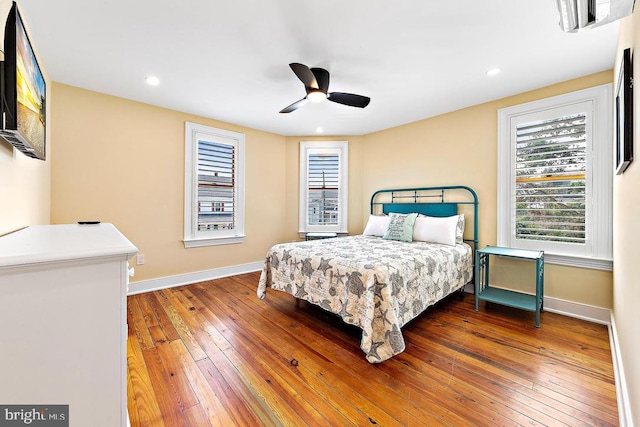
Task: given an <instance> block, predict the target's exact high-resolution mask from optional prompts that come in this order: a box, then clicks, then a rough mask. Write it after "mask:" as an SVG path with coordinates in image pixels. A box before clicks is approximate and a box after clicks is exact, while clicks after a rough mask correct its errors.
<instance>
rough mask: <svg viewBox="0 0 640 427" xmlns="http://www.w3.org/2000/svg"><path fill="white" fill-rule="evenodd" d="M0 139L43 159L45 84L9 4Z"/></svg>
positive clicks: (15, 9)
mask: <svg viewBox="0 0 640 427" xmlns="http://www.w3.org/2000/svg"><path fill="white" fill-rule="evenodd" d="M0 90H1V91H2V96H1V97H2V102H1V105H0V112H1V116H0V127H1V129H0V136H1V137H3V138H4V139H5V140H6V141H8V142H9V143H10V144H12V145H13V146H14V147H16V148H17V149H18V150H20V151H21V152H22V153H24V154H25V155H27V156H29V157H33V158H35V159H40V160H44V159H45V157H46V108H45V106H46V85H45V82H44V77H43V75H42V71H41V70H40V66H39V65H38V61H37V60H36V57H35V55H34V53H33V48H32V47H31V42H30V41H29V37H28V36H27V32H26V31H25V29H24V25H23V23H22V19H21V18H20V12H18V6H17V4H16V2H13V6H12V7H11V11H10V12H9V16H8V17H7V23H6V25H5V29H4V62H3V63H2V74H1V80H0Z"/></svg>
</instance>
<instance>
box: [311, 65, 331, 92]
mask: <svg viewBox="0 0 640 427" xmlns="http://www.w3.org/2000/svg"><path fill="white" fill-rule="evenodd" d="M311 72H312V73H313V75H314V76H315V77H316V82H318V89H320V90H321V91H323V92H325V93H326V92H327V91H328V90H329V72H328V71H327V70H325V69H324V68H312V69H311Z"/></svg>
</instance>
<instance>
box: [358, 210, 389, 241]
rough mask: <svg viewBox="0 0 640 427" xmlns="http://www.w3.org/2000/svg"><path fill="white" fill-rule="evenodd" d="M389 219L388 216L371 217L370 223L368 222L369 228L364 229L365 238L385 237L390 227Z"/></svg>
mask: <svg viewBox="0 0 640 427" xmlns="http://www.w3.org/2000/svg"><path fill="white" fill-rule="evenodd" d="M390 220H391V218H389V217H388V216H387V215H369V221H367V226H366V227H365V228H364V231H363V232H362V234H363V235H364V236H378V237H382V236H384V232H385V231H387V227H389V221H390Z"/></svg>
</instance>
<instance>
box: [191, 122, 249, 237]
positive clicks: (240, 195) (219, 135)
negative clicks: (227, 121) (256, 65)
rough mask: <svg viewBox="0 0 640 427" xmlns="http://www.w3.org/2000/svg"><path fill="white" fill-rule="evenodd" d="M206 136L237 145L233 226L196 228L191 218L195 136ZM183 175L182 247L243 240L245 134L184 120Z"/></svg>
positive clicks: (194, 196) (194, 190)
mask: <svg viewBox="0 0 640 427" xmlns="http://www.w3.org/2000/svg"><path fill="white" fill-rule="evenodd" d="M199 135H205V136H208V137H209V138H210V139H211V140H213V141H216V140H217V141H220V140H221V139H222V140H224V142H223V143H224V144H227V143H229V144H230V145H234V146H235V149H236V156H235V163H234V175H235V186H234V191H235V201H236V206H235V207H234V210H235V215H236V218H235V223H234V225H235V227H234V229H233V230H206V231H201V230H198V229H197V220H195V221H194V219H195V218H194V207H195V203H197V191H198V189H197V186H198V171H197V167H198V136H199ZM184 140H185V177H184V239H183V243H184V247H185V248H196V247H203V246H215V245H226V244H236V243H242V242H243V241H244V238H245V234H244V209H245V204H244V187H245V184H244V174H245V135H244V134H242V133H238V132H233V131H228V130H225V129H218V128H214V127H211V126H205V125H200V124H197V123H191V122H185V138H184Z"/></svg>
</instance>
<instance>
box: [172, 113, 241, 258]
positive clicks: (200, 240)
mask: <svg viewBox="0 0 640 427" xmlns="http://www.w3.org/2000/svg"><path fill="white" fill-rule="evenodd" d="M184 199H185V210H184V212H185V213H184V245H185V247H186V248H190V247H198V246H208V245H218V244H227V243H240V242H242V241H243V239H244V134H241V133H237V132H231V131H227V130H223V129H217V128H213V127H209V126H203V125H198V124H195V123H189V122H187V123H186V126H185V198H184Z"/></svg>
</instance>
